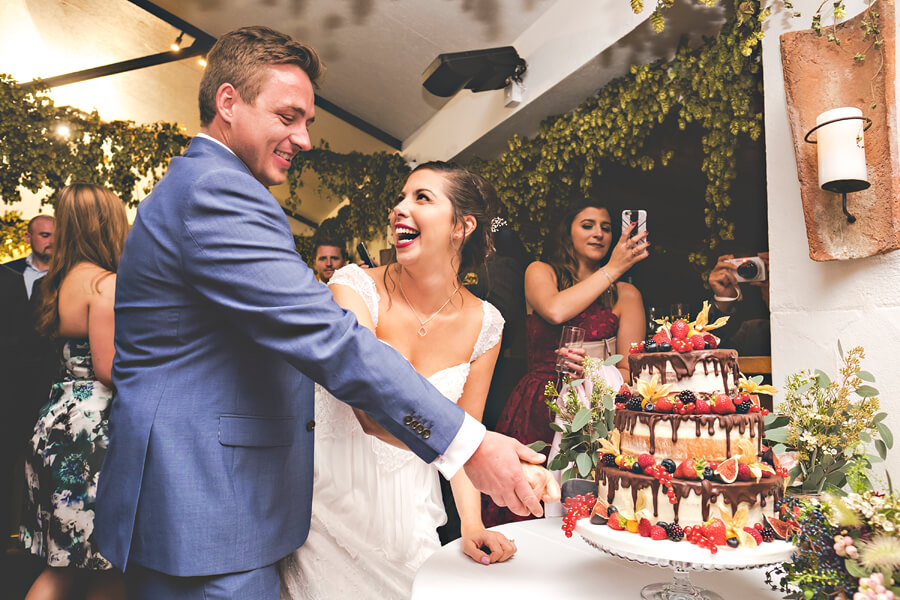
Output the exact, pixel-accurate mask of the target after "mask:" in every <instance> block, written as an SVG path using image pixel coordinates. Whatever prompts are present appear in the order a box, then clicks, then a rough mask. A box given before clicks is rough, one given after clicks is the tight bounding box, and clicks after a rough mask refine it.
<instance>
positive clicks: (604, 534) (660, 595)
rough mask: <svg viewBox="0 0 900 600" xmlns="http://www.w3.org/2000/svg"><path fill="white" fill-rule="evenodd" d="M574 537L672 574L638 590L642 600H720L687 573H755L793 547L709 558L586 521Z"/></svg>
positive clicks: (727, 551) (772, 545) (722, 551)
mask: <svg viewBox="0 0 900 600" xmlns="http://www.w3.org/2000/svg"><path fill="white" fill-rule="evenodd" d="M575 533H577V534H578V535H580V536H581V538H582V539H583V540H584V541H585V542H587V543H588V544H589V545H591V546H593V547H594V548H597V549H598V550H602V551H603V552H606V553H607V554H611V555H612V556H615V557H617V558H624V559H625V560H630V561H632V562H636V563H641V564H644V565H653V566H659V567H668V568H671V569H672V570H674V571H675V575H674V577H673V579H672V581H671V582H669V583H653V584H650V585H648V586H646V587H645V588H644V589H642V590H641V598H645V599H646V600H724V599H723V598H722V596H720V595H719V594H717V593H715V592H712V591H709V590H704V589H700V588H697V587H695V586H694V585H693V584H692V583H691V577H690V575H691V571H731V570H740V569H757V568H759V567H765V566H769V565H773V564H776V563H782V562H784V561H786V560H788V559H790V557H791V555H792V554H793V553H794V546H792V545H791V544H790V543H788V542H784V541H780V540H776V541H774V542H769V543H764V544H762V545H761V546H759V547H757V548H735V549H731V548H722V547H720V548H719V551H718V552H717V553H716V554H712V553H711V552H710V551H709V550H707V549H705V548H700V547H699V546H694V545H692V544H689V543H687V542H684V541H682V542H673V541H670V540H651V539H650V538H644V537H641V536H639V535H637V534H634V533H629V532H626V531H616V530H614V529H610V528H609V527H608V526H606V525H593V524H591V522H590V521H589V520H588V519H581V520H579V521H578V522H577V523H576V524H575Z"/></svg>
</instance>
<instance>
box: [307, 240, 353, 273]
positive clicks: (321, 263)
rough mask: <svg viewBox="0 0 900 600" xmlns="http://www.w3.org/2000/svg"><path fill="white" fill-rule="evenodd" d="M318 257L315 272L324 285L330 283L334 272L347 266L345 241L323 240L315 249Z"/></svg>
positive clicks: (347, 258) (317, 242) (314, 251)
mask: <svg viewBox="0 0 900 600" xmlns="http://www.w3.org/2000/svg"><path fill="white" fill-rule="evenodd" d="M313 253H314V254H315V257H316V262H315V271H316V275H318V277H319V281H321V282H322V283H328V281H329V280H330V279H331V276H332V275H334V272H335V271H337V270H338V269H340V268H341V267H343V266H344V265H346V264H347V261H348V260H349V257H348V256H347V246H346V244H344V242H343V241H340V240H337V239H330V238H322V239H320V240H317V241H316V245H315V247H314V248H313Z"/></svg>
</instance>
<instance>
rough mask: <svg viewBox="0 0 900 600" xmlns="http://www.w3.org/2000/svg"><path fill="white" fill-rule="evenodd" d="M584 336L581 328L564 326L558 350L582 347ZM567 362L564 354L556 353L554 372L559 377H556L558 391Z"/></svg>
mask: <svg viewBox="0 0 900 600" xmlns="http://www.w3.org/2000/svg"><path fill="white" fill-rule="evenodd" d="M584 334H585V331H584V329H582V328H581V327H573V326H571V325H566V326H565V327H563V328H562V334H561V335H560V336H559V350H564V349H568V348H582V347H584ZM567 360H568V357H567V356H566V354H565V352H557V355H556V372H557V373H559V377H557V385H556V389H560V387H561V386H562V378H563V375H564V374H565V373H566V371H567V368H566V361H567Z"/></svg>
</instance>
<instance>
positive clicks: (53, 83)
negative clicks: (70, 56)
mask: <svg viewBox="0 0 900 600" xmlns="http://www.w3.org/2000/svg"><path fill="white" fill-rule="evenodd" d="M211 46H212V44H211V43H207V42H201V41H200V40H195V41H194V43H193V44H191V45H190V46H188V47H187V48H182V49H181V50H178V51H177V52H175V51H173V50H168V51H166V52H160V53H158V54H151V55H149V56H142V57H140V58H132V59H129V60H123V61H121V62H117V63H112V64H109V65H103V66H102V67H94V68H92V69H84V70H83V71H74V72H72V73H66V74H65V75H57V76H55V77H48V78H47V79H35V80H34V81H29V82H28V83H23V84H22V87H23V88H26V89H28V88H39V89H49V88H54V87H59V86H61V85H68V84H70V83H78V82H79V81H87V80H89V79H97V78H98V77H106V76H107V75H116V74H118V73H126V72H128V71H135V70H137V69H145V68H147V67H155V66H156V65H164V64H166V63H170V62H175V61H179V60H184V59H186V58H193V57H195V56H203V55H204V54H206V53H207V52H208V51H209V49H210V47H211Z"/></svg>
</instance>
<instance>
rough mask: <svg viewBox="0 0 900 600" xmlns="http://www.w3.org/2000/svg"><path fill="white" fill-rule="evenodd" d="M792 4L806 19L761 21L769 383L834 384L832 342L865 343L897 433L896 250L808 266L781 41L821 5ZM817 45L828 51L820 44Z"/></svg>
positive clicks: (853, 1)
mask: <svg viewBox="0 0 900 600" xmlns="http://www.w3.org/2000/svg"><path fill="white" fill-rule="evenodd" d="M794 4H795V6H796V7H797V10H800V11H801V12H802V13H803V16H802V17H800V18H794V19H792V18H789V17H788V16H786V15H784V14H783V9H780V12H778V11H776V13H775V14H774V15H773V16H772V18H770V19H769V20H768V21H767V23H766V37H765V38H764V40H763V73H764V89H765V107H766V108H765V128H766V129H765V131H766V174H767V179H768V182H767V189H768V202H769V251H770V258H771V311H772V369H773V381H774V383H775V384H776V386H783V384H784V381H785V378H786V377H787V376H788V375H790V374H791V373H793V372H795V371H797V370H799V369H804V368H805V369H816V368H819V369H822V370H824V371H825V372H827V373H828V374H829V375H832V376H835V375H837V369H838V365H839V363H840V358H839V356H838V352H837V340H838V339H840V341H841V344H842V345H843V347H844V349H848V348H851V347H853V346H857V345H861V346H863V347H864V348H865V350H866V360H865V363H864V365H865V368H866V369H867V370H868V371H870V372H871V373H872V374H874V375H875V378H876V384H875V386H876V387H877V388H878V389H879V391H880V392H881V396H880V401H881V406H882V409H884V410H887V412H888V413H889V415H890V416H889V417H888V419H887V421H886V423H887V424H888V426H889V427H890V428H891V430H892V431H893V432H895V433H896V434H900V412H898V408H900V402H898V394H900V369H898V367H897V364H896V360H897V356H898V348H900V252H892V253H889V254H886V255H881V256H874V257H870V258H864V259H858V260H849V261H831V262H815V261H813V260H812V259H810V258H809V248H808V246H807V242H806V229H805V225H804V221H803V211H802V208H801V202H800V183H799V181H798V179H797V165H796V160H795V158H794V148H793V144H792V141H791V134H790V129H789V125H788V115H787V109H786V107H785V95H784V79H783V73H782V68H781V54H780V48H779V36H780V34H782V33H784V32H785V31H791V30H800V29H808V28H809V24H810V22H811V19H812V15H813V14H814V12H815V10H816V8H817V7H818V5H819V0H796V1H795V2H794ZM846 4H847V14H848V15H850V16H853V15H856V14H858V13H859V12H861V11H862V10H863V9H864V8H865V4H864V2H863V1H862V0H848V1H847V3H846ZM776 7H780V4H777V3H776ZM825 22H830V21H829V17H825V18H823V24H824V23H825ZM822 43H823V44H825V43H826V42H825V40H824V38H823V40H822ZM849 61H850V55H848V66H852V65H849ZM895 85H896V82H895ZM894 118H896V115H895V116H894ZM874 126H878V124H875V125H874ZM776 401H777V399H776ZM898 439H900V438H898ZM898 466H900V445H898V447H895V449H894V451H893V453H889V454H888V460H887V467H888V468H889V470H890V472H891V473H892V475H894V476H895V477H894V481H897V478H896V475H897V474H900V469H898ZM878 471H879V472H883V471H881V469H879V470H878Z"/></svg>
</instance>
